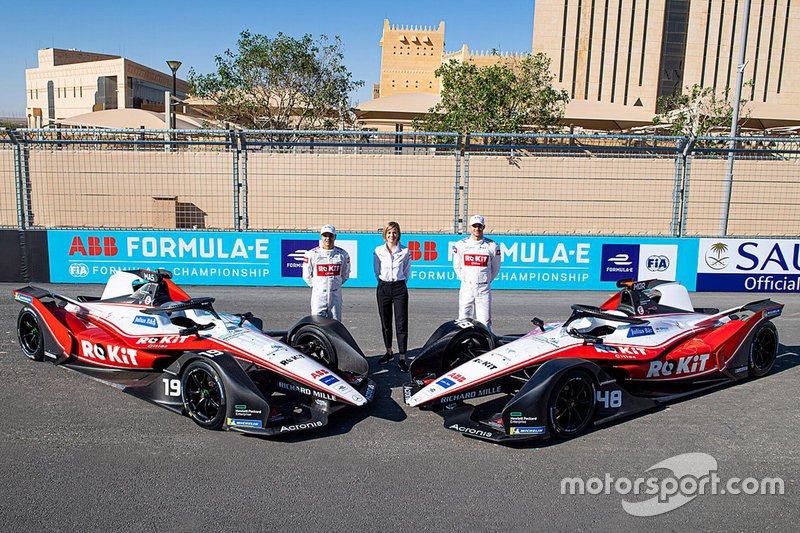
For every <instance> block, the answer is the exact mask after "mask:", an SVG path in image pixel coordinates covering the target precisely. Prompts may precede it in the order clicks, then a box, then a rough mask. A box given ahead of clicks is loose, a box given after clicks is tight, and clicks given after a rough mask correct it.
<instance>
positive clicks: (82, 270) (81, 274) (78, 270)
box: [69, 263, 89, 278]
mask: <svg viewBox="0 0 800 533" xmlns="http://www.w3.org/2000/svg"><path fill="white" fill-rule="evenodd" d="M69 275H70V276H72V277H73V278H85V277H86V276H88V275H89V267H88V266H86V263H73V264H71V265H70V266H69Z"/></svg>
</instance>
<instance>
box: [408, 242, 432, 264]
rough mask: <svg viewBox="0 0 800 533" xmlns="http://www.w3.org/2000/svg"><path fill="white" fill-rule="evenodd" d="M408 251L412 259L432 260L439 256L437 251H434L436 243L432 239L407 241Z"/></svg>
mask: <svg viewBox="0 0 800 533" xmlns="http://www.w3.org/2000/svg"><path fill="white" fill-rule="evenodd" d="M408 253H409V255H410V257H411V260H412V261H419V260H420V259H422V260H423V261H434V260H435V259H436V258H437V257H439V252H437V251H436V243H435V242H433V241H425V242H423V243H420V242H419V241H408Z"/></svg>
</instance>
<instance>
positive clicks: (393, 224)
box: [383, 220, 402, 241]
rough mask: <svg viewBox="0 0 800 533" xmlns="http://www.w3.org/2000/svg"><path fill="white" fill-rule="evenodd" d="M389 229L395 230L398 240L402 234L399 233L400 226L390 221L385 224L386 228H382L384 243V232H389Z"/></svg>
mask: <svg viewBox="0 0 800 533" xmlns="http://www.w3.org/2000/svg"><path fill="white" fill-rule="evenodd" d="M390 229H396V230H397V237H398V239H399V238H400V236H401V235H402V233H400V224H398V223H397V222H395V221H394V220H392V221H391V222H387V223H386V227H385V228H383V240H384V241H385V240H386V232H387V231H389V230H390Z"/></svg>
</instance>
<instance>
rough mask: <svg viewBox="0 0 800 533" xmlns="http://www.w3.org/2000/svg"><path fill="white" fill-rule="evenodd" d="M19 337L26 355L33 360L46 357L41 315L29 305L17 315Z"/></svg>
mask: <svg viewBox="0 0 800 533" xmlns="http://www.w3.org/2000/svg"><path fill="white" fill-rule="evenodd" d="M17 338H18V339H19V345H20V347H21V348H22V353H24V354H25V357H27V358H28V359H30V360H32V361H41V360H43V359H44V335H42V328H41V323H40V321H39V316H38V315H37V314H36V313H34V312H33V311H32V310H31V309H29V308H27V307H26V308H24V309H22V311H20V312H19V316H18V317H17Z"/></svg>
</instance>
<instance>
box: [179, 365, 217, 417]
mask: <svg viewBox="0 0 800 533" xmlns="http://www.w3.org/2000/svg"><path fill="white" fill-rule="evenodd" d="M181 398H182V399H183V407H184V409H186V414H188V415H189V416H190V417H191V419H192V420H194V422H195V424H197V425H198V426H200V427H202V428H205V429H220V428H221V427H222V424H223V423H224V422H225V383H224V382H223V381H222V377H221V376H220V375H219V373H218V372H217V371H216V370H214V367H212V366H211V365H209V364H208V363H206V362H205V361H192V362H191V363H189V366H187V367H186V370H184V372H183V375H182V376H181Z"/></svg>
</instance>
